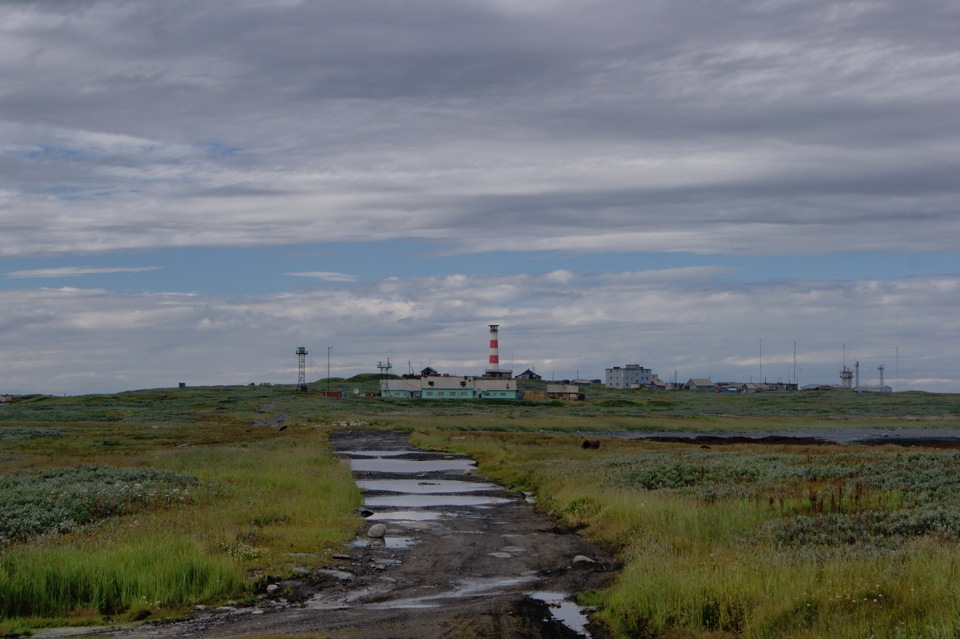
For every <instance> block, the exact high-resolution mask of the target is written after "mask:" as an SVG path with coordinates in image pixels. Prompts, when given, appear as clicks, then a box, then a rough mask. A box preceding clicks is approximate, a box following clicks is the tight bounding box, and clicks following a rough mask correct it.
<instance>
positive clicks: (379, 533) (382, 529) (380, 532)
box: [367, 524, 387, 539]
mask: <svg viewBox="0 0 960 639" xmlns="http://www.w3.org/2000/svg"><path fill="white" fill-rule="evenodd" d="M386 534H387V527H386V526H385V525H384V524H374V525H372V526H370V530H368V531H367V537H371V538H373V539H383V537H384V535H386Z"/></svg>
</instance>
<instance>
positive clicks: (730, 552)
mask: <svg viewBox="0 0 960 639" xmlns="http://www.w3.org/2000/svg"><path fill="white" fill-rule="evenodd" d="M416 439H417V440H418V441H419V442H421V443H423V444H429V445H433V446H435V447H442V448H445V449H448V450H457V451H459V452H466V453H468V454H471V455H474V456H475V457H476V458H477V459H478V460H479V461H480V464H481V471H482V472H485V473H489V474H491V475H493V476H494V477H497V478H498V479H500V480H501V481H504V482H505V483H507V484H509V485H513V486H515V487H517V488H523V489H524V490H534V491H535V492H536V493H537V497H538V503H539V504H540V506H541V508H543V509H544V510H546V511H552V513H553V514H554V516H556V517H559V518H561V519H562V520H564V521H565V522H567V523H568V524H570V525H572V526H575V527H576V528H578V529H579V530H581V532H582V533H583V534H586V535H588V536H590V537H592V538H594V539H595V540H597V541H598V542H601V543H604V544H607V545H609V546H611V547H613V548H614V549H616V550H617V552H618V554H619V555H620V557H621V558H622V560H623V562H624V569H623V571H622V573H621V574H620V575H619V576H618V578H617V581H616V584H615V585H614V586H612V587H611V588H610V589H608V590H607V591H605V592H603V593H594V594H592V595H590V596H589V600H590V603H593V604H596V605H597V606H598V607H599V608H600V612H599V614H598V616H599V618H600V619H601V620H602V621H603V622H604V623H605V624H606V625H607V626H608V628H609V629H610V630H611V632H612V633H613V634H614V635H615V636H618V637H632V638H636V637H651V638H653V637H714V638H715V637H747V638H753V639H774V638H781V637H786V638H797V639H799V638H809V637H824V638H826V637H830V638H833V637H878V638H879V637H889V638H894V637H897V638H904V637H917V638H919V637H956V636H958V635H960V551H958V541H960V528H957V527H955V526H954V525H953V522H954V514H953V513H955V512H956V511H957V509H958V508H960V494H958V491H957V490H956V482H957V481H960V480H958V477H960V469H958V468H957V464H958V457H957V456H956V455H954V453H953V452H952V451H926V452H923V451H904V450H902V449H895V448H851V447H833V446H823V447H811V448H804V449H799V450H798V449H795V448H793V449H791V448H777V447H762V446H730V447H722V448H714V449H711V450H703V449H700V448H699V447H695V446H689V445H668V444H653V443H638V442H624V441H615V440H607V441H605V443H604V445H603V448H601V450H599V451H584V450H582V449H580V448H579V446H578V445H577V444H578V443H579V440H577V439H573V438H570V437H560V436H549V435H542V434H540V435H535V436H531V435H521V434H476V433H461V434H457V435H452V434H429V433H425V432H424V433H418V434H417V436H416ZM850 486H861V490H860V492H857V491H856V490H855V489H853V488H851V487H850ZM838 487H847V488H846V490H845V492H844V497H842V498H841V500H840V501H838V502H835V504H834V510H833V511H832V512H829V513H828V512H826V511H827V510H829V508H830V506H829V504H830V502H829V501H826V502H825V501H824V495H826V494H832V493H830V491H831V490H833V491H837V490H838ZM775 495H786V496H787V499H785V500H784V503H783V504H781V502H780V500H779V499H778V498H775V497H774V496H775ZM793 495H797V496H798V497H797V498H796V499H793V498H792V497H791V496H793ZM811 496H812V497H813V498H812V499H811ZM858 498H859V500H858ZM791 499H792V501H791ZM825 503H826V505H825ZM797 526H799V527H800V528H799V530H800V532H802V533H803V534H796V535H792V536H791V535H784V534H783V533H784V531H785V530H792V529H793V528H791V527H797ZM858 526H859V527H860V528H858Z"/></svg>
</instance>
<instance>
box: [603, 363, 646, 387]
mask: <svg viewBox="0 0 960 639" xmlns="http://www.w3.org/2000/svg"><path fill="white" fill-rule="evenodd" d="M652 382H653V371H652V370H650V369H649V368H644V367H643V366H640V364H627V365H626V366H624V367H623V368H620V367H619V366H614V367H613V368H608V369H607V376H606V380H605V382H604V385H605V386H606V387H607V388H641V387H644V386H649V385H650V384H651V383H652Z"/></svg>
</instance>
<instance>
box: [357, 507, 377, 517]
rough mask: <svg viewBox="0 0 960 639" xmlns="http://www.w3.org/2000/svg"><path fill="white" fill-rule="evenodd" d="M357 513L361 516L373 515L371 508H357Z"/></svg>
mask: <svg viewBox="0 0 960 639" xmlns="http://www.w3.org/2000/svg"><path fill="white" fill-rule="evenodd" d="M357 514H358V515H360V516H361V517H364V518H366V517H370V516H372V515H373V511H372V510H370V509H369V508H357Z"/></svg>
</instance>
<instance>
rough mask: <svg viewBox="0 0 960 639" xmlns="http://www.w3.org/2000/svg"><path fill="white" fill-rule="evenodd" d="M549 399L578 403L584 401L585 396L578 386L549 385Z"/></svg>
mask: <svg viewBox="0 0 960 639" xmlns="http://www.w3.org/2000/svg"><path fill="white" fill-rule="evenodd" d="M547 397H548V398H549V399H568V400H572V401H578V400H582V399H583V398H584V395H583V393H581V392H580V387H579V386H578V385H576V384H547Z"/></svg>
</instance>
